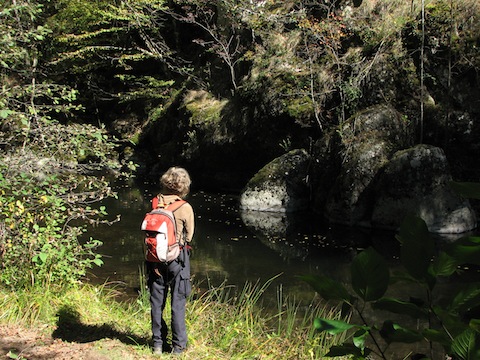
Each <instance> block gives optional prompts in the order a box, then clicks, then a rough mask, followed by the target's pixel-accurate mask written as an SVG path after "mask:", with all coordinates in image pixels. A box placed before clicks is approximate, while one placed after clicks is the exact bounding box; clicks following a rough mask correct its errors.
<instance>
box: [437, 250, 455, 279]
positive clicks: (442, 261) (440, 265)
mask: <svg viewBox="0 0 480 360" xmlns="http://www.w3.org/2000/svg"><path fill="white" fill-rule="evenodd" d="M458 265H459V264H458V261H457V260H456V259H455V258H454V257H452V256H450V255H448V254H447V253H445V252H443V251H441V252H440V253H439V254H438V256H437V257H435V259H434V260H433V263H432V265H431V266H430V270H431V274H432V275H433V276H450V275H452V274H454V273H455V272H456V271H457V270H458Z"/></svg>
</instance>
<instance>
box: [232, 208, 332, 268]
mask: <svg viewBox="0 0 480 360" xmlns="http://www.w3.org/2000/svg"><path fill="white" fill-rule="evenodd" d="M240 216H241V218H242V221H243V223H244V224H245V226H247V227H248V228H249V230H250V231H252V232H253V233H254V234H255V235H256V237H257V238H258V239H259V240H260V241H261V242H262V243H263V244H265V245H266V246H268V247H269V248H271V249H272V250H274V251H275V252H277V253H279V254H280V256H281V257H282V258H284V259H288V260H291V259H302V260H303V259H305V258H306V257H307V256H308V255H309V253H310V251H311V250H312V248H318V247H321V246H325V237H324V236H321V235H318V234H317V233H316V232H311V231H309V230H311V228H312V224H311V223H310V224H309V221H308V220H306V215H305V214H292V213H279V212H268V211H254V210H244V211H240ZM307 232H308V233H307Z"/></svg>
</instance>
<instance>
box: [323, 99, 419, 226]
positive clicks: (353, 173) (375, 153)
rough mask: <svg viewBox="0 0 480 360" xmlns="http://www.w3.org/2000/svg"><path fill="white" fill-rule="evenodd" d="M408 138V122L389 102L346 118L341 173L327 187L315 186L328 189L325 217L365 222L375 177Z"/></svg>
mask: <svg viewBox="0 0 480 360" xmlns="http://www.w3.org/2000/svg"><path fill="white" fill-rule="evenodd" d="M410 139H411V135H410V131H409V127H408V123H407V122H406V121H405V120H404V118H403V117H402V116H401V114H400V113H398V112H397V111H396V110H395V109H393V108H392V107H390V106H388V105H378V106H374V107H371V108H369V109H366V110H365V111H363V112H361V113H359V114H357V115H356V116H354V117H353V118H351V119H349V121H348V122H346V123H345V124H344V125H343V127H342V129H341V141H342V148H343V150H342V153H343V154H342V155H343V163H342V166H341V169H340V173H339V174H338V176H337V178H336V181H335V183H334V185H333V186H332V187H331V188H330V189H318V191H329V192H328V195H327V197H326V202H325V211H324V213H325V216H326V217H327V218H328V219H329V220H330V221H332V222H334V223H340V224H347V225H356V224H364V225H368V222H369V219H368V216H369V211H370V209H371V198H372V193H371V191H372V185H373V183H374V179H375V177H376V176H377V173H378V171H379V170H380V169H381V168H382V167H383V166H384V165H385V163H386V162H387V161H388V159H389V158H390V156H391V155H392V154H393V153H394V152H395V151H397V150H400V149H404V148H405V147H407V146H408V145H409V142H410ZM318 197H319V196H318V194H317V198H318Z"/></svg>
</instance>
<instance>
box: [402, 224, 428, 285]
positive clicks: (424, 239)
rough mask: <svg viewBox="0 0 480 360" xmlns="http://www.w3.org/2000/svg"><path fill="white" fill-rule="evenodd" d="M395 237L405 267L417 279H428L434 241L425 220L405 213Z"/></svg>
mask: <svg viewBox="0 0 480 360" xmlns="http://www.w3.org/2000/svg"><path fill="white" fill-rule="evenodd" d="M397 238H398V239H399V240H400V242H401V244H402V247H401V250H400V256H401V261H402V264H403V266H404V267H405V269H406V270H407V271H408V272H409V273H410V275H412V276H413V277H415V278H417V279H419V280H427V279H429V277H430V275H429V274H428V268H429V265H430V262H431V260H432V257H433V254H434V243H433V239H432V237H431V236H430V233H429V232H428V228H427V225H426V224H425V221H423V220H422V219H420V218H419V217H417V216H414V215H407V216H406V217H405V219H404V221H403V222H402V224H401V226H400V232H399V234H398V235H397Z"/></svg>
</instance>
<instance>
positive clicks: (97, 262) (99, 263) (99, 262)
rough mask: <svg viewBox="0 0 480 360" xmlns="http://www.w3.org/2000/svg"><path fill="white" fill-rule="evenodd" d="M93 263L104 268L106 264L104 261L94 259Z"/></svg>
mask: <svg viewBox="0 0 480 360" xmlns="http://www.w3.org/2000/svg"><path fill="white" fill-rule="evenodd" d="M93 263H94V264H95V265H97V266H102V265H103V264H104V262H103V260H102V259H98V258H97V259H94V260H93Z"/></svg>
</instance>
